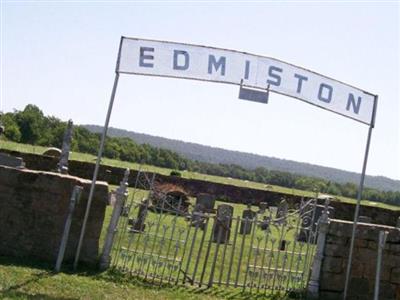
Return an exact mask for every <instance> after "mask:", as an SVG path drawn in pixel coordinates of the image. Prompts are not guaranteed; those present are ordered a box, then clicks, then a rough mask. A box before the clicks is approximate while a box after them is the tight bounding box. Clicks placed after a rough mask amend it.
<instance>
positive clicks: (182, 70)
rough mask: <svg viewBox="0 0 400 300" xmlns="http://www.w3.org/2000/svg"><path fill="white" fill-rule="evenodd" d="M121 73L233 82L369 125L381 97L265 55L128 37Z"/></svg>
mask: <svg viewBox="0 0 400 300" xmlns="http://www.w3.org/2000/svg"><path fill="white" fill-rule="evenodd" d="M117 72H119V73H126V74H141V75H153V76H165V77H175V78H185V79H195V80H205V81H213V82H220V83H229V84H237V85H240V83H241V81H242V80H243V85H244V86H248V87H252V88H258V89H267V87H268V85H269V87H270V88H269V90H270V91H272V92H276V93H279V94H282V95H286V96H290V97H293V98H297V99H299V100H302V101H305V102H307V103H310V104H313V105H316V106H318V107H321V108H324V109H327V110H330V111H332V112H335V113H338V114H340V115H343V116H345V117H349V118H351V119H354V120H357V121H360V122H362V123H365V124H371V122H373V120H372V119H373V118H372V116H373V111H374V108H373V107H374V99H375V96H374V95H372V94H370V93H367V92H365V91H363V90H361V89H358V88H355V87H353V86H350V85H348V84H345V83H343V82H340V81H337V80H334V79H331V78H328V77H326V76H323V75H321V74H318V73H315V72H312V71H309V70H306V69H304V68H301V67H298V66H295V65H292V64H289V63H286V62H283V61H280V60H277V59H274V58H269V57H264V56H259V55H254V54H249V53H244V52H238V51H234V50H226V49H219V48H213V47H205V46H197V45H189V44H181V43H173V42H163V41H154V40H144V39H136V38H125V37H123V38H122V41H121V48H120V57H119V62H118V65H117Z"/></svg>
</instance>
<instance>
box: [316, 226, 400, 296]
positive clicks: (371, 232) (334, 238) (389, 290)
mask: <svg viewBox="0 0 400 300" xmlns="http://www.w3.org/2000/svg"><path fill="white" fill-rule="evenodd" d="M352 226H353V224H352V222H346V221H341V220H331V222H330V224H329V227H328V233H327V235H326V242H325V248H324V252H323V253H324V254H323V260H322V269H321V275H320V282H319V286H320V293H319V294H320V297H319V298H320V299H324V300H325V299H326V300H329V299H342V297H343V291H344V284H345V278H346V266H347V263H348V256H349V247H350V239H351V233H352ZM381 230H385V231H388V232H389V235H388V237H387V242H386V245H385V248H384V251H383V260H382V269H381V281H380V295H379V299H382V300H391V299H396V300H398V299H400V231H399V229H397V228H395V227H390V226H382V225H374V224H365V223H359V225H358V226H357V232H356V239H355V248H354V252H353V257H354V259H353V263H352V272H351V279H350V283H349V289H348V300H353V299H354V300H355V299H359V300H366V299H373V293H374V288H375V275H376V262H377V256H378V240H379V231H381Z"/></svg>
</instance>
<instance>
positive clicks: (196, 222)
mask: <svg viewBox="0 0 400 300" xmlns="http://www.w3.org/2000/svg"><path fill="white" fill-rule="evenodd" d="M205 221H206V217H205V214H204V213H203V208H202V205H199V204H196V205H195V207H194V209H193V212H192V215H191V216H190V225H191V226H193V227H199V228H200V229H201V230H204V227H205Z"/></svg>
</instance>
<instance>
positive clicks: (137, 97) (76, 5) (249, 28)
mask: <svg viewBox="0 0 400 300" xmlns="http://www.w3.org/2000/svg"><path fill="white" fill-rule="evenodd" d="M121 35H124V36H133V37H142V38H151V39H160V40H171V41H177V42H186V43H194V44H203V45H207V46H216V47H222V48H228V49H235V50H240V51H246V52H250V53H254V54H260V55H265V56H271V57H274V58H277V59H281V60H284V61H287V62H289V63H294V64H296V65H299V66H302V67H305V68H307V69H311V70H313V71H317V72H319V73H321V74H324V75H327V76H330V77H332V78H335V79H338V80H341V81H344V82H346V83H349V84H351V85H354V86H356V87H359V88H362V89H364V90H367V91H369V92H372V93H375V94H378V95H379V104H378V112H377V119H376V128H375V129H374V131H373V137H372V144H371V152H370V159H369V163H368V167H367V173H368V174H371V175H384V176H388V177H391V178H395V179H400V155H399V153H400V104H399V101H400V97H399V96H400V95H399V82H400V76H399V70H400V65H399V53H400V51H399V50H400V47H399V42H400V39H399V4H398V3H397V2H382V1H379V2H378V1H377V2H354V1H352V2H344V1H342V2H330V3H328V2H320V3H317V2H314V3H312V2H296V3H295V2H290V1H289V2H263V3H260V2H230V3H226V2H225V3H223V2H204V3H200V2H189V3H179V2H164V1H163V2H161V1H160V2H157V1H155V2H135V3H134V2H128V1H120V2H95V1H86V2H80V1H69V2H55V1H52V2H51V1H34V2H26V1H25V2H24V1H2V3H1V91H0V92H1V110H3V111H12V110H13V109H23V108H24V107H25V105H27V104H28V103H33V104H36V105H38V106H39V107H41V108H42V109H43V111H44V112H45V113H46V114H50V115H55V116H57V117H59V118H61V119H63V120H67V119H69V118H72V119H73V120H74V122H75V123H77V124H98V125H102V124H103V123H104V119H105V113H106V110H107V105H108V101H109V97H110V93H111V88H112V83H113V78H114V69H115V61H116V56H117V50H118V44H119V39H120V36H121ZM237 95H238V87H236V86H231V85H224V84H215V83H204V82H196V81H188V80H177V79H165V78H154V77H144V76H134V75H121V78H120V83H119V87H118V91H117V96H116V101H115V106H114V111H113V115H112V118H111V126H113V127H118V128H124V129H127V130H133V131H136V132H142V133H148V134H153V135H158V136H163V137H168V138H174V139H180V140H184V141H189V142H196V143H201V144H205V145H211V146H216V147H222V148H226V149H232V150H239V151H245V152H251V153H258V154H262V155H268V156H274V157H279V158H285V159H292V160H296V161H303V162H308V163H313V164H319V165H324V166H330V167H335V168H340V169H345V170H350V171H355V172H360V171H361V167H362V159H363V154H364V148H365V142H366V137H367V130H368V127H367V126H365V125H363V124H360V123H357V122H354V121H352V120H349V119H346V118H343V117H341V116H338V115H335V114H332V113H331V112H328V111H324V110H321V109H319V108H316V107H313V106H311V105H308V104H305V103H303V102H301V101H298V100H296V99H291V98H288V97H284V96H280V95H277V94H271V95H270V102H269V104H268V105H261V104H256V103H251V102H246V101H241V100H238V99H237Z"/></svg>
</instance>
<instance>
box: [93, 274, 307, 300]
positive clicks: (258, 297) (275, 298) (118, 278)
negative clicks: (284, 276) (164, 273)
mask: <svg viewBox="0 0 400 300" xmlns="http://www.w3.org/2000/svg"><path fill="white" fill-rule="evenodd" d="M96 277H97V278H99V279H102V280H107V281H111V282H115V283H117V284H118V283H120V284H132V285H135V286H140V287H141V288H144V289H150V290H154V289H163V290H169V291H172V292H179V293H182V294H187V295H190V294H192V295H208V296H214V297H218V298H223V299H230V300H244V299H255V300H263V299H265V300H266V299H267V300H281V299H305V298H306V297H305V294H304V292H303V291H298V292H296V291H294V292H290V293H275V294H269V293H268V291H267V293H261V292H260V293H250V292H246V291H245V292H243V291H242V290H241V289H239V288H232V287H228V288H227V287H225V286H221V287H218V286H215V287H211V288H207V287H198V286H196V285H194V286H191V285H182V284H179V285H175V282H172V283H170V284H168V283H161V284H160V283H159V282H157V281H155V282H152V281H151V280H144V279H141V278H139V277H136V276H131V275H129V274H126V273H123V272H120V271H118V270H115V269H110V270H108V271H106V272H104V273H102V274H98V275H97V276H96Z"/></svg>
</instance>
